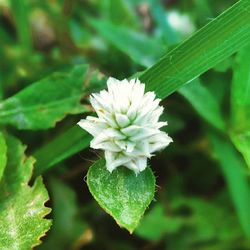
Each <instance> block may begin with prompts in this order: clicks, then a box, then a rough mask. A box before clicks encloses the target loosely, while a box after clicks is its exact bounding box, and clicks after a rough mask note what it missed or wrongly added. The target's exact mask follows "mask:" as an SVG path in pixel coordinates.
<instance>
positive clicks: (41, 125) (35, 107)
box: [0, 66, 88, 130]
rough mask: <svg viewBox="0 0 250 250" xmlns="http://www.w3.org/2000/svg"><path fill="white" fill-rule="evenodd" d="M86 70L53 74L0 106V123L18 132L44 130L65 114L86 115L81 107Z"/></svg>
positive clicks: (78, 68) (80, 69) (82, 68)
mask: <svg viewBox="0 0 250 250" xmlns="http://www.w3.org/2000/svg"><path fill="white" fill-rule="evenodd" d="M87 69H88V67H87V66H76V67H75V68H73V69H72V71H70V72H69V73H54V74H53V75H52V76H49V77H48V78H45V79H42V80H40V81H38V82H36V83H34V84H32V85H31V86H29V87H27V88H25V89H24V90H22V91H20V92H19V93H17V94H16V95H14V96H12V97H10V98H8V99H6V100H4V101H3V102H1V103H0V119H1V120H0V123H3V124H11V125H13V126H16V127H17V128H19V129H33V130H36V129H47V128H50V127H53V126H55V123H56V122H58V121H60V120H61V119H62V118H63V117H65V116H66V115H67V114H75V113H81V112H84V111H86V109H84V108H83V106H82V105H81V104H80V99H81V96H82V91H84V76H85V74H87Z"/></svg>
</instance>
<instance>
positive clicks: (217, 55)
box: [0, 0, 250, 250]
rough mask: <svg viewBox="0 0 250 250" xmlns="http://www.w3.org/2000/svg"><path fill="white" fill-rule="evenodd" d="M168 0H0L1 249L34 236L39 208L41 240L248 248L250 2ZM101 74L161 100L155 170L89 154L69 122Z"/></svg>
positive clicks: (204, 249) (26, 245) (64, 245)
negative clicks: (133, 82)
mask: <svg viewBox="0 0 250 250" xmlns="http://www.w3.org/2000/svg"><path fill="white" fill-rule="evenodd" d="M163 2H164V3H163ZM172 2H173V3H172ZM172 2H171V3H170V2H169V1H153V0H146V1H141V0H137V1H132V0H129V1H126V0H103V1H97V0H94V1H48V0H45V1H23V2H22V1H17V0H10V1H8V0H2V1H0V37H1V46H0V57H1V61H0V221H1V223H0V249H31V248H32V247H34V246H36V245H38V244H40V243H41V237H42V236H44V235H45V233H46V232H47V231H48V229H49V228H50V225H51V221H50V220H49V219H47V217H46V218H45V216H48V218H50V217H52V219H53V226H52V227H51V230H50V231H49V232H48V236H46V237H43V238H42V240H43V241H44V243H43V244H41V245H40V246H39V248H40V249H80V248H83V247H85V245H86V244H89V243H90V242H91V243H90V244H91V245H89V246H87V248H88V247H90V248H93V249H126V250H127V249H138V248H143V249H144V248H145V249H146V248H150V249H169V250H183V249H187V250H189V249H190V250H192V249H197V250H218V249H219V250H235V249H241V250H247V249H249V248H250V241H249V239H250V227H249V225H250V217H249V210H250V198H249V197H250V183H249V168H247V165H248V166H250V154H249V152H250V122H249V121H250V119H249V116H250V113H249V110H250V96H249V93H250V91H249V86H250V78H249V72H250V60H249V58H250V53H249V51H250V48H249V39H250V15H249V13H250V2H249V0H240V1H238V2H237V3H236V4H235V1H233V0H230V1H226V0H222V1H219V2H218V1H216V0H211V1H207V0H202V1H187V0H180V1H172ZM233 4H234V5H233ZM230 6H231V7H230ZM172 9H175V10H176V12H173V11H172ZM173 13H174V14H173ZM220 13H222V14H221V15H219V16H218V17H216V16H217V15H218V14H220ZM171 15H172V16H171ZM173 15H174V21H175V25H177V24H178V25H183V23H182V24H181V22H180V20H181V18H180V16H178V15H181V16H182V17H183V16H186V17H187V18H189V19H190V22H192V24H193V27H197V31H196V32H195V33H194V34H193V35H191V36H190V37H189V38H187V39H186V37H184V36H183V35H182V34H180V33H179V31H178V29H176V28H175V26H174V25H173V24H172V22H171V21H170V19H169V18H170V17H172V18H173ZM184 20H185V21H184V25H188V21H187V20H186V19H184ZM211 20H212V21H211ZM172 21H173V20H172ZM178 22H179V23H178ZM204 24H205V25H204ZM188 28H189V27H188V26H185V27H184V29H188ZM184 39H185V40H184ZM236 52H238V54H237V55H236V57H234V56H231V55H233V54H234V53H236ZM163 55H164V56H163ZM162 56H163V57H162ZM93 68H96V69H98V70H97V71H96V70H94V69H93ZM232 71H233V80H232V81H231V72H232ZM55 72H61V73H55ZM99 72H103V73H104V74H105V77H102V74H101V73H99ZM205 72H206V73H205ZM203 73H205V74H203ZM202 74H203V75H202ZM46 75H48V77H44V76H46ZM108 76H114V77H116V78H118V79H123V78H124V77H126V78H129V77H139V78H140V79H141V81H143V82H145V84H146V88H147V90H150V91H155V92H156V94H157V96H158V97H160V98H163V99H165V100H163V101H162V103H161V105H163V106H164V107H166V109H165V113H164V114H163V116H162V117H161V118H162V120H167V121H168V124H169V125H168V126H167V127H166V128H163V129H164V130H166V132H168V133H169V134H170V136H171V137H172V138H173V139H174V143H173V144H171V146H170V147H168V148H167V149H166V150H164V151H163V152H160V153H159V154H158V153H157V155H156V156H155V157H153V158H152V159H150V160H149V163H150V165H151V166H152V169H153V172H152V171H151V169H150V168H147V169H146V170H145V171H144V172H142V173H141V174H139V175H138V176H135V174H134V173H133V172H131V171H130V170H128V169H125V168H122V167H120V168H118V169H117V170H115V171H114V172H113V173H109V172H108V171H107V170H106V167H105V161H104V160H103V159H100V160H98V161H96V159H98V158H102V155H101V156H100V155H99V152H97V151H95V152H94V153H93V151H91V150H86V149H87V148H88V146H89V143H90V140H91V136H90V135H89V134H88V133H87V132H85V131H83V130H82V129H80V128H79V127H78V126H77V125H76V123H77V122H78V121H79V120H80V119H81V118H84V116H85V115H87V114H85V113H87V112H92V109H91V107H90V106H89V100H88V97H89V94H90V93H93V92H96V91H99V90H101V89H103V88H105V87H106V83H105V82H106V79H107V77H108ZM198 77H199V78H198ZM172 93H174V94H173V95H171V96H170V94H172ZM166 97H168V98H167V99H166ZM183 97H184V98H183ZM83 113H84V114H83ZM52 128H53V129H52ZM20 130H21V131H20ZM23 130H33V131H23ZM11 134H13V135H15V137H13V136H11ZM16 137H18V138H20V140H21V141H23V142H24V143H25V144H27V146H28V150H27V152H28V154H30V153H31V154H32V155H34V157H35V158H36V159H37V161H36V163H35V161H34V159H33V158H32V157H27V156H25V155H24V150H25V147H24V146H23V145H22V144H21V142H20V141H19V140H17V139H15V138H16ZM229 138H230V139H231V141H230V140H229ZM84 149H85V150H84ZM83 150H84V151H83ZM237 150H238V151H239V152H238V151H237ZM242 156H243V157H242ZM95 161H96V162H95ZM92 162H94V164H93V165H92V166H91V167H90V168H89V166H90V165H91V164H92ZM33 165H35V169H34V173H33V174H32V172H33V171H32V170H33ZM88 169H89V170H88ZM47 170H50V171H48V172H46V171H47ZM40 174H43V175H44V179H45V183H48V187H49V192H50V194H51V195H50V196H51V200H50V203H49V206H50V204H51V206H52V213H51V214H50V215H48V213H49V211H50V209H49V208H48V207H45V205H44V204H45V202H46V201H47V200H48V194H47V191H46V188H45V186H44V184H43V183H42V181H41V177H37V176H39V175H40ZM154 175H155V176H157V180H156V181H155V176H154ZM84 176H87V184H86V183H85V182H84ZM91 194H92V196H93V197H94V198H95V200H96V201H97V202H96V201H95V200H94V199H93V198H92V196H91ZM153 197H155V202H154V204H152V206H150V207H149V204H150V203H151V201H152V199H153ZM98 203H99V205H100V206H101V207H102V208H103V209H104V210H105V211H106V212H107V213H108V214H109V215H111V217H113V218H114V219H115V220H116V222H117V223H118V224H119V225H120V226H121V227H124V228H126V229H127V230H128V231H129V232H130V233H132V232H133V231H134V232H135V233H134V234H133V235H129V234H128V233H127V232H124V231H123V230H119V228H118V227H117V225H116V224H115V223H114V221H113V220H112V219H110V216H109V215H107V213H104V212H103V211H102V210H101V209H100V207H99V206H98ZM148 207H149V209H147V208H148ZM145 211H146V214H145V216H143V215H144V212H145Z"/></svg>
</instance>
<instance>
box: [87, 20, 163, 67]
mask: <svg viewBox="0 0 250 250" xmlns="http://www.w3.org/2000/svg"><path fill="white" fill-rule="evenodd" d="M90 23H91V25H92V26H93V27H94V28H95V29H96V30H97V31H98V32H99V33H100V35H102V36H103V37H104V38H105V39H106V40H107V41H108V42H110V43H111V44H112V45H114V46H115V47H117V48H118V49H120V50H121V51H122V52H124V53H125V54H127V55H128V56H129V57H130V58H131V59H132V60H133V61H135V62H136V63H138V64H140V65H142V66H145V67H149V66H151V65H152V64H153V63H154V62H155V61H156V60H157V59H158V58H159V57H160V56H162V54H163V52H164V46H163V44H162V43H161V41H160V40H158V39H152V38H150V37H149V36H147V35H145V34H142V33H139V32H138V31H132V30H131V29H128V28H125V27H120V26H118V25H114V24H112V23H110V22H104V21H98V20H93V19H92V20H90Z"/></svg>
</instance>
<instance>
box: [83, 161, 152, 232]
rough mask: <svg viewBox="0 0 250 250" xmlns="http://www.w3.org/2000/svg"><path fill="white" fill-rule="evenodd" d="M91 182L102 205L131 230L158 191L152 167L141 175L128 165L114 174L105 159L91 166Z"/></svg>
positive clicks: (89, 173)
mask: <svg viewBox="0 0 250 250" xmlns="http://www.w3.org/2000/svg"><path fill="white" fill-rule="evenodd" d="M87 183H88V187H89V190H90V192H91V194H92V195H93V196H94V198H95V199H96V200H97V201H98V203H99V204H100V206H101V207H102V208H103V209H104V210H105V211H106V212H107V213H108V214H110V215H111V216H112V217H114V219H115V220H116V222H117V223H118V225H120V226H121V227H125V228H126V229H127V230H128V231H129V232H130V233H132V232H133V231H134V229H135V228H136V227H137V225H138V223H139V221H140V219H141V217H142V215H143V214H144V211H145V209H146V208H147V207H148V206H149V204H150V202H151V201H152V199H153V197H154V192H155V177H154V175H153V173H152V171H151V169H150V168H147V169H146V170H145V171H143V172H142V173H141V174H139V175H138V176H136V175H135V173H134V172H132V171H130V170H128V169H125V168H118V169H117V170H114V171H113V172H112V173H110V172H109V171H108V170H107V169H106V167H105V161H104V160H99V161H97V162H96V163H95V164H94V165H92V166H91V168H90V169H89V171H88V176H87Z"/></svg>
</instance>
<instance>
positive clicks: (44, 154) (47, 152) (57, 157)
mask: <svg viewBox="0 0 250 250" xmlns="http://www.w3.org/2000/svg"><path fill="white" fill-rule="evenodd" d="M90 139H91V136H90V135H89V134H88V133H87V132H85V131H82V129H81V128H80V127H79V126H74V127H73V128H70V129H68V130H67V131H64V132H63V133H62V134H60V135H59V136H57V137H56V138H55V139H54V140H52V141H51V142H50V143H48V144H46V145H45V146H44V147H42V148H40V149H39V150H37V151H36V152H35V153H34V156H35V157H36V159H37V164H36V168H35V175H39V174H41V173H43V172H44V171H45V170H47V169H49V168H50V167H52V166H54V165H55V164H57V163H59V162H61V161H63V160H64V159H66V158H68V157H69V156H72V155H73V154H75V153H77V152H79V151H81V150H82V149H85V148H86V147H88V145H89V142H90Z"/></svg>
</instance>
